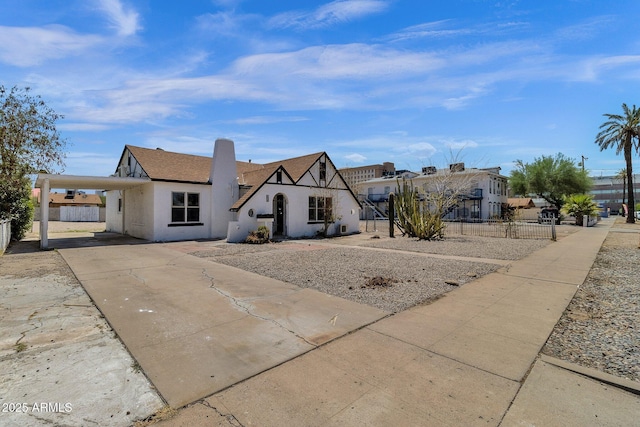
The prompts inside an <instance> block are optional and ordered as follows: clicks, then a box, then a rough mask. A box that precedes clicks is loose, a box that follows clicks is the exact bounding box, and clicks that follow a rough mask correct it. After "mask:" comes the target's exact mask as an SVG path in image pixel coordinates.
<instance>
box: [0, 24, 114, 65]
mask: <svg viewBox="0 0 640 427" xmlns="http://www.w3.org/2000/svg"><path fill="white" fill-rule="evenodd" d="M0 40H2V43H0V60H1V61H3V62H5V63H7V64H11V65H15V66H18V67H30V66H34V65H38V64H41V63H43V62H45V61H47V60H50V59H58V58H64V57H67V56H69V55H79V54H81V53H83V52H85V51H87V50H88V49H89V48H92V47H94V46H96V45H97V44H99V43H101V42H102V41H103V39H102V38H101V37H99V36H94V35H81V34H77V33H76V32H74V31H72V30H71V29H69V28H67V27H65V26H62V25H48V26H45V27H40V28H38V27H5V26H0Z"/></svg>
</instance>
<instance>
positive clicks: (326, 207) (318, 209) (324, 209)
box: [309, 196, 333, 222]
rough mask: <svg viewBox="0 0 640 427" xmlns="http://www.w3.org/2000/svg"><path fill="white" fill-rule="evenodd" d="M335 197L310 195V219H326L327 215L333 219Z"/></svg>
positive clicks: (313, 220)
mask: <svg viewBox="0 0 640 427" xmlns="http://www.w3.org/2000/svg"><path fill="white" fill-rule="evenodd" d="M332 209H333V199H332V198H331V197H316V196H309V221H312V222H315V221H324V218H325V216H327V218H329V219H331V210H332Z"/></svg>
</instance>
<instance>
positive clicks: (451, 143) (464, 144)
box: [443, 139, 478, 150]
mask: <svg viewBox="0 0 640 427" xmlns="http://www.w3.org/2000/svg"><path fill="white" fill-rule="evenodd" d="M443 143H444V145H445V146H446V147H448V148H450V149H452V150H462V149H465V148H476V147H478V143H477V142H475V141H473V140H471V139H463V140H461V141H457V140H455V139H446V140H444V141H443Z"/></svg>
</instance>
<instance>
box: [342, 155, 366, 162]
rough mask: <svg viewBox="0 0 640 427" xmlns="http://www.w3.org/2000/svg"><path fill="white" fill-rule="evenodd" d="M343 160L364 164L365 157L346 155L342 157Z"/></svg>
mask: <svg viewBox="0 0 640 427" xmlns="http://www.w3.org/2000/svg"><path fill="white" fill-rule="evenodd" d="M344 158H345V159H347V160H349V161H351V162H353V163H364V162H365V161H366V160H367V158H366V157H365V156H363V155H362V154H358V153H353V154H347V155H346V156H344Z"/></svg>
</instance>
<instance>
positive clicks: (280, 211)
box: [273, 194, 285, 236]
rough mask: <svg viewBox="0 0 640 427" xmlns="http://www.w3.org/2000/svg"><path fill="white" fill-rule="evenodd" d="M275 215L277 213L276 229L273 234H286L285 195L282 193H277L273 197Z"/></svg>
mask: <svg viewBox="0 0 640 427" xmlns="http://www.w3.org/2000/svg"><path fill="white" fill-rule="evenodd" d="M273 205H274V211H275V212H274V215H275V230H274V231H273V234H277V235H280V236H283V235H285V223H284V221H285V211H284V210H285V203H284V196H283V195H282V194H278V195H276V197H275V198H274V199H273Z"/></svg>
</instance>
